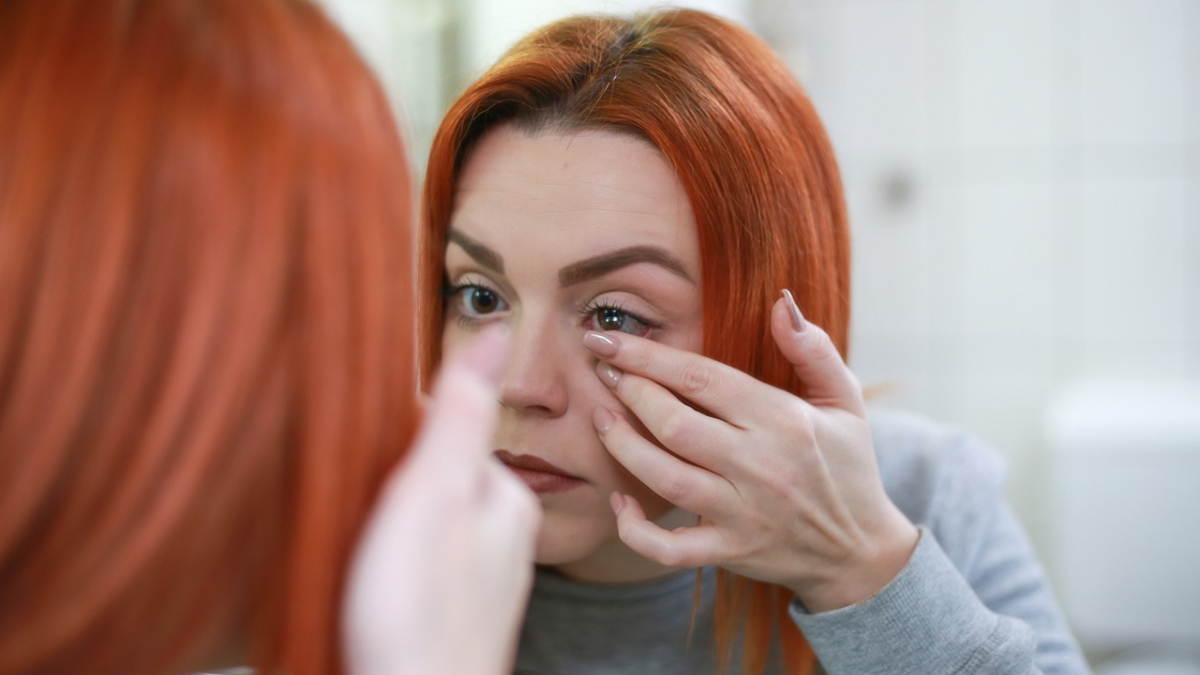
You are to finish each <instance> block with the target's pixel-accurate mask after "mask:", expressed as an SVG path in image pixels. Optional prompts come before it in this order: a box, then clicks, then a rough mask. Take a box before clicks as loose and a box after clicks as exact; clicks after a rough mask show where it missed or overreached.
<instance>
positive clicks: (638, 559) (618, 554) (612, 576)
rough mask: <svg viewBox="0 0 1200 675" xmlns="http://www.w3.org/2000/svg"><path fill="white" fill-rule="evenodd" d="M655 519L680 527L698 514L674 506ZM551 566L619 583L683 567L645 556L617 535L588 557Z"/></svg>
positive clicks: (571, 575)
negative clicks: (671, 565) (657, 561)
mask: <svg viewBox="0 0 1200 675" xmlns="http://www.w3.org/2000/svg"><path fill="white" fill-rule="evenodd" d="M654 522H655V523H656V524H657V525H658V526H659V527H661V528H663V529H665V530H674V529H675V528H677V527H690V526H692V525H695V524H696V516H695V514H693V513H690V512H688V511H684V510H683V509H671V510H670V511H667V513H666V514H664V515H663V516H662V517H660V518H657V519H656V520H655V521H654ZM551 569H553V570H555V571H556V572H558V573H559V574H561V575H563V576H565V577H567V578H568V579H573V580H575V581H582V582H584V583H588V584H598V585H619V584H637V583H643V582H647V581H654V580H656V579H663V578H665V577H669V576H671V575H672V574H675V573H677V572H679V569H680V568H678V567H667V566H666V565H660V564H658V563H656V562H654V561H653V560H648V559H646V558H643V557H642V556H641V555H639V554H638V553H636V552H634V550H633V549H631V548H629V547H628V546H626V545H625V542H623V541H621V540H620V539H619V538H614V539H613V540H612V541H610V542H608V543H607V544H604V545H603V546H601V547H600V548H598V549H596V551H594V552H593V553H592V554H591V555H588V556H587V557H584V558H580V559H579V560H572V561H571V562H568V563H562V564H559V565H553V566H551Z"/></svg>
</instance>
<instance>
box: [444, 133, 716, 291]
mask: <svg viewBox="0 0 1200 675" xmlns="http://www.w3.org/2000/svg"><path fill="white" fill-rule="evenodd" d="M451 221H452V222H451V227H452V228H454V229H456V230H459V231H461V232H463V233H465V234H468V235H470V236H471V237H473V238H476V239H479V240H481V241H483V242H484V243H486V244H487V245H488V246H491V247H493V248H495V249H496V250H497V251H499V252H500V253H501V254H502V255H504V256H505V257H506V258H508V257H510V256H514V255H522V256H524V255H525V254H527V253H529V252H531V251H535V250H536V251H538V253H539V254H540V255H548V254H553V255H554V257H556V258H561V257H569V256H575V257H582V256H587V255H594V254H597V253H603V252H605V251H606V250H610V249H615V248H621V247H624V246H630V245H652V246H659V247H662V248H664V249H666V250H668V251H670V252H671V253H673V254H674V255H676V256H677V257H679V258H680V259H681V261H683V262H684V264H685V267H688V268H689V269H688V271H689V273H693V274H695V275H697V276H695V277H693V278H698V273H699V269H698V267H699V263H698V260H699V252H698V249H697V243H696V232H695V223H694V220H693V217H692V210H691V206H690V204H689V202H688V199H687V195H686V193H685V192H684V190H683V186H682V184H681V183H680V182H679V179H678V177H677V176H676V175H675V172H674V171H673V170H672V169H671V167H670V165H669V164H667V162H666V160H665V159H664V158H663V157H662V155H661V154H660V153H659V151H658V150H657V149H656V148H654V147H653V146H651V145H650V144H649V143H647V142H646V141H643V140H641V139H639V138H636V137H633V136H631V135H628V134H621V133H614V132H609V131H601V130H586V131H578V132H567V133H561V132H545V133H536V134H530V133H527V132H524V131H521V130H519V129H516V128H514V127H512V126H510V125H504V126H500V127H497V128H496V129H493V130H491V131H489V132H488V133H487V134H486V135H485V136H484V137H483V138H482V139H481V140H480V141H479V143H478V144H477V145H476V147H475V148H474V149H473V150H472V152H471V154H470V155H469V157H468V158H467V161H466V163H465V165H464V166H463V170H462V172H461V176H460V178H459V183H458V187H457V191H456V196H455V209H454V213H453V216H452V219H451Z"/></svg>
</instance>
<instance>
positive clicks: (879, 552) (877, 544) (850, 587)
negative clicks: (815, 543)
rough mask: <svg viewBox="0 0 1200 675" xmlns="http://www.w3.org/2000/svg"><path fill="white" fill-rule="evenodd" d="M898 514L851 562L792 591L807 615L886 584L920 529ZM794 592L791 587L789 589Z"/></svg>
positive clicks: (843, 604)
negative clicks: (814, 581)
mask: <svg viewBox="0 0 1200 675" xmlns="http://www.w3.org/2000/svg"><path fill="white" fill-rule="evenodd" d="M897 515H900V518H899V520H898V521H897V522H896V523H895V524H894V525H893V526H892V527H891V528H889V530H888V532H887V533H886V534H884V535H882V536H880V537H878V538H876V539H874V540H873V541H872V543H870V544H869V545H867V546H866V547H864V548H863V550H861V551H860V552H859V553H858V554H857V555H855V556H854V557H853V559H852V560H851V561H848V562H847V563H846V564H843V565H839V566H838V567H837V570H836V573H835V575H833V576H831V577H830V578H829V579H827V580H825V581H822V582H819V583H815V584H812V585H810V586H809V587H808V588H805V589H804V590H803V592H797V593H796V599H797V600H799V601H800V603H801V604H803V605H804V608H805V609H806V610H807V611H808V612H809V613H811V614H819V613H822V612H831V611H833V610H837V609H842V608H844V607H850V606H851V605H856V604H858V603H860V602H863V601H864V600H867V599H869V598H871V597H872V596H874V595H875V594H876V593H878V592H879V591H881V590H883V589H884V587H886V586H887V585H888V584H890V583H891V582H892V581H893V580H895V578H896V577H897V576H899V574H900V572H901V571H902V570H903V569H904V568H905V566H907V565H908V561H909V560H910V559H911V558H912V554H913V551H915V550H916V548H917V542H918V541H919V540H920V537H921V532H920V530H919V529H917V527H916V526H915V525H913V524H912V523H911V522H909V521H908V519H907V518H904V516H903V515H901V514H899V513H897ZM793 591H795V589H793Z"/></svg>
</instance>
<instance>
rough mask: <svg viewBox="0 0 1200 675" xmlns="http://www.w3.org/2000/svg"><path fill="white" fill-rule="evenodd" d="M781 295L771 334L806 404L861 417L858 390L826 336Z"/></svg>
mask: <svg viewBox="0 0 1200 675" xmlns="http://www.w3.org/2000/svg"><path fill="white" fill-rule="evenodd" d="M782 295H783V297H781V298H780V299H779V300H776V301H775V306H774V307H772V308H771V334H772V335H773V336H774V338H775V344H777V345H779V351H780V352H782V353H783V357H784V358H786V359H787V360H788V362H789V363H791V364H792V366H793V367H794V368H795V369H796V375H798V376H799V377H800V381H801V382H803V383H804V385H805V387H806V388H807V397H806V398H807V400H808V402H809V403H810V404H812V405H814V406H817V407H835V408H841V409H843V410H846V411H847V412H851V413H854V414H856V415H860V416H861V415H865V414H866V409H865V405H864V404H863V396H862V386H861V385H859V383H858V378H856V377H855V376H854V373H852V372H850V368H849V367H847V366H846V363H845V362H844V361H842V356H841V354H839V353H838V350H837V347H835V346H834V345H833V340H831V339H830V338H829V334H828V333H826V332H825V331H824V330H822V329H821V327H820V326H817V325H816V324H814V323H812V322H810V321H808V320H806V319H805V318H804V315H803V314H801V313H800V308H799V307H798V306H796V301H795V299H794V298H793V297H792V294H791V292H790V291H788V290H787V289H784V290H783V293H782Z"/></svg>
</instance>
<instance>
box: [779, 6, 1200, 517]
mask: <svg viewBox="0 0 1200 675" xmlns="http://www.w3.org/2000/svg"><path fill="white" fill-rule="evenodd" d="M797 15H798V16H800V17H801V20H802V21H804V22H805V24H804V26H803V27H802V28H803V30H802V31H800V32H799V33H800V34H802V35H814V36H818V37H816V38H813V39H811V40H807V41H806V42H805V45H804V46H805V52H804V63H805V77H806V82H807V83H809V84H810V93H811V94H812V96H813V98H814V101H815V102H816V104H817V107H818V109H819V110H820V111H821V112H822V114H823V115H824V116H825V119H826V122H827V125H828V128H829V130H830V133H831V135H832V137H833V139H834V144H835V147H836V148H837V150H838V152H839V154H840V156H841V157H842V159H843V163H844V167H845V174H846V180H847V185H848V187H849V197H850V200H849V201H850V205H851V215H852V217H853V220H854V222H853V229H854V236H855V246H856V256H857V259H856V265H855V285H856V286H855V312H854V322H855V324H854V326H853V335H854V352H853V355H854V358H855V360H854V367H855V370H856V371H857V372H858V373H859V375H860V377H861V378H862V379H863V380H864V381H865V382H869V383H870V382H880V381H882V382H887V381H889V380H891V379H899V380H902V381H903V382H906V383H915V384H914V385H913V386H912V387H909V388H907V389H905V388H901V389H898V390H895V391H892V392H890V393H887V394H884V395H881V396H880V397H879V398H878V399H877V401H876V403H877V404H879V405H891V404H894V405H903V406H910V407H913V408H915V409H917V410H919V411H924V412H927V413H930V414H932V415H933V416H935V417H939V418H942V419H945V420H948V421H950V422H954V423H959V424H962V425H964V426H966V427H968V428H970V429H972V430H973V431H975V432H976V433H978V434H979V435H980V436H982V437H983V438H984V439H985V440H987V441H989V442H991V443H993V444H994V445H996V446H997V448H998V449H999V450H1000V451H1001V452H1002V453H1004V454H1005V455H1006V456H1007V457H1008V458H1009V460H1010V463H1011V464H1012V465H1013V468H1014V474H1013V475H1014V478H1015V479H1018V480H1019V479H1020V478H1021V477H1022V476H1023V477H1025V478H1027V479H1030V480H1029V482H1026V483H1024V484H1022V483H1020V482H1018V483H1016V484H1015V485H1014V486H1013V487H1012V490H1013V494H1012V496H1013V499H1014V506H1016V508H1017V510H1018V512H1019V513H1021V515H1022V516H1023V517H1025V518H1026V520H1027V521H1029V522H1036V521H1038V520H1039V519H1040V518H1041V515H1040V514H1039V512H1037V511H1036V508H1037V507H1038V505H1039V502H1038V499H1037V498H1036V496H1035V495H1033V494H1032V487H1031V486H1036V484H1037V481H1036V477H1037V475H1038V474H1039V472H1040V471H1042V470H1043V467H1042V466H1041V464H1040V462H1041V461H1042V459H1041V452H1040V451H1041V444H1040V436H1039V434H1040V431H1039V430H1040V420H1041V417H1042V410H1043V408H1044V406H1045V403H1046V400H1047V399H1048V398H1049V397H1050V396H1051V395H1052V393H1053V392H1054V391H1055V390H1056V389H1057V388H1058V387H1059V386H1061V385H1063V384H1064V383H1066V382H1068V381H1070V380H1072V379H1074V378H1079V377H1095V376H1104V377H1126V378H1149V377H1158V376H1174V377H1178V376H1186V377H1200V2H1196V1H1195V0H836V1H835V0H803V1H802V3H801V11H800V12H798V13H797ZM774 32H775V33H782V31H778V30H776V31H774ZM791 50H792V51H791V52H788V53H794V52H795V48H794V47H793V48H791ZM894 167H906V168H907V171H908V173H909V175H911V176H912V177H913V178H914V192H913V194H914V195H915V199H914V201H913V202H912V203H911V204H910V205H909V206H908V207H907V208H905V209H900V210H896V209H889V208H887V207H886V206H885V200H883V198H882V196H881V191H880V184H881V181H880V179H879V177H880V176H881V175H886V174H887V172H888V171H890V170H892V169H893V168H894ZM918 266H919V267H920V269H917V268H918ZM921 344H924V345H925V346H926V348H925V349H922V348H921V347H920V345H921ZM1035 530H1036V528H1035Z"/></svg>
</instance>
